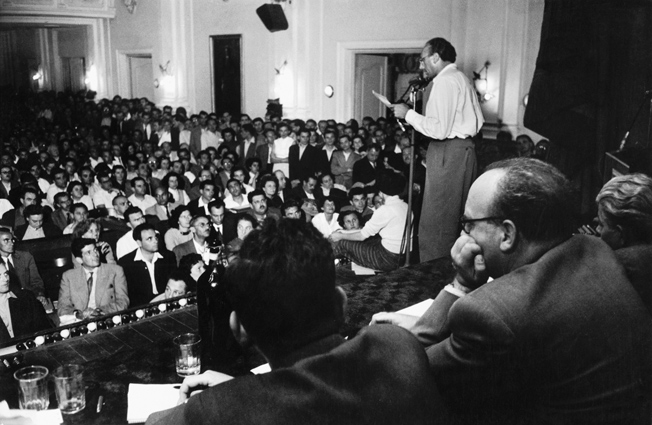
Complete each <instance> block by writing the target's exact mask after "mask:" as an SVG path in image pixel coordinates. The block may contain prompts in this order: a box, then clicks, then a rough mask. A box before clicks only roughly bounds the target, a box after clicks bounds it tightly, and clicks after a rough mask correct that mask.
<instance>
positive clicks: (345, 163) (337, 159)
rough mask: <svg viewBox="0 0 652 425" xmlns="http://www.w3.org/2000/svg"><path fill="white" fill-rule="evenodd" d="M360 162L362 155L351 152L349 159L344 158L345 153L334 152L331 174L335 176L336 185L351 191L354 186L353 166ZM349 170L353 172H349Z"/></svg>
mask: <svg viewBox="0 0 652 425" xmlns="http://www.w3.org/2000/svg"><path fill="white" fill-rule="evenodd" d="M359 160H360V155H358V154H357V153H355V152H351V153H350V154H349V158H348V159H346V158H344V151H335V152H333V157H332V158H331V173H332V174H333V175H334V176H335V183H337V184H341V185H343V186H344V187H346V188H347V189H350V188H351V185H352V184H353V166H354V165H355V163H356V162H358V161H359ZM348 169H351V171H347V170H348Z"/></svg>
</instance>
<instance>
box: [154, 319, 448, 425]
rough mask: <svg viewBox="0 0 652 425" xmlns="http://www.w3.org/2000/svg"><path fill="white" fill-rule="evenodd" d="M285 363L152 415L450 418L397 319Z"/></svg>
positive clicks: (175, 418) (344, 420)
mask: <svg viewBox="0 0 652 425" xmlns="http://www.w3.org/2000/svg"><path fill="white" fill-rule="evenodd" d="M280 363H281V364H280V365H278V366H273V370H272V371H271V372H270V373H266V374H264V375H250V376H243V377H237V378H235V379H233V380H230V381H228V382H224V383H222V384H220V385H216V386H214V387H211V388H209V389H207V390H205V391H203V392H202V393H201V394H198V395H196V396H193V397H191V398H190V399H189V400H188V402H187V403H185V404H181V405H179V406H177V407H175V408H173V409H170V410H166V411H163V412H158V413H155V414H153V415H151V416H150V417H149V418H148V420H147V422H146V423H147V424H148V425H154V424H175V425H176V424H181V425H183V424H191V423H192V424H197V425H199V424H212V423H219V424H286V425H293V424H307V423H309V424H315V425H322V424H342V425H348V424H362V425H371V424H374V425H384V424H432V423H442V424H443V423H448V422H447V411H446V407H445V406H444V404H443V403H442V400H441V397H440V395H439V393H438V391H437V387H436V384H435V382H434V380H433V379H432V376H431V375H430V374H429V373H428V366H427V361H426V359H425V358H424V355H423V349H422V348H421V347H420V346H419V344H418V343H417V342H416V341H415V340H414V338H413V337H412V335H410V334H409V332H407V331H405V330H404V329H400V328H398V327H396V326H391V325H380V326H371V327H368V328H366V329H365V330H364V331H362V332H361V333H360V334H359V335H357V336H356V337H354V338H352V339H350V340H349V341H344V340H343V339H342V337H340V336H339V335H329V336H326V337H324V338H323V339H321V340H317V341H313V342H311V343H310V344H307V345H306V346H304V347H301V348H298V349H297V350H295V351H294V352H292V353H290V355H288V356H287V359H283V360H282V361H281V362H280ZM252 405H255V406H256V408H255V409H252V408H251V406H252ZM225 406H228V409H227V408H225ZM435 418H436V419H435Z"/></svg>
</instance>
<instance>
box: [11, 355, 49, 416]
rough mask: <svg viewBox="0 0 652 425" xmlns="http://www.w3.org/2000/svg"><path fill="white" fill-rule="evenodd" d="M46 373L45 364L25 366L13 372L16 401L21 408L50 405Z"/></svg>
mask: <svg viewBox="0 0 652 425" xmlns="http://www.w3.org/2000/svg"><path fill="white" fill-rule="evenodd" d="M48 373H49V371H48V368H47V367H45V366H27V367H24V368H22V369H19V370H17V371H16V372H15V373H14V378H15V379H16V381H18V402H19V404H20V408H21V409H29V410H45V409H47V408H48V406H49V405H50V394H49V392H48Z"/></svg>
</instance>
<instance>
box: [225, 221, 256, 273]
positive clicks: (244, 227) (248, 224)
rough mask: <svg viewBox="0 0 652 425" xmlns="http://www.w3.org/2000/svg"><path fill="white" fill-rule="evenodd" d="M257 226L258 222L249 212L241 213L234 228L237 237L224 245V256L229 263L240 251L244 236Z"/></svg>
mask: <svg viewBox="0 0 652 425" xmlns="http://www.w3.org/2000/svg"><path fill="white" fill-rule="evenodd" d="M257 226H258V222H257V221H256V219H254V218H253V217H252V216H250V215H249V214H246V213H245V214H242V216H240V218H238V224H237V228H236V229H237V232H238V237H237V238H235V239H233V240H232V241H231V242H229V243H228V244H227V245H226V247H225V250H226V258H227V261H228V262H229V263H230V262H231V261H233V260H235V259H236V258H238V253H239V252H240V248H241V247H242V243H243V242H244V238H245V237H247V235H248V234H249V233H251V231H252V230H254V229H255V228H256V227H257Z"/></svg>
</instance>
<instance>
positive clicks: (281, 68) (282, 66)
mask: <svg viewBox="0 0 652 425" xmlns="http://www.w3.org/2000/svg"><path fill="white" fill-rule="evenodd" d="M287 65H288V61H287V60H286V61H283V63H282V64H281V66H279V67H278V68H274V71H276V75H281V74H284V73H285V72H284V69H285V67H286V66H287Z"/></svg>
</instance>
